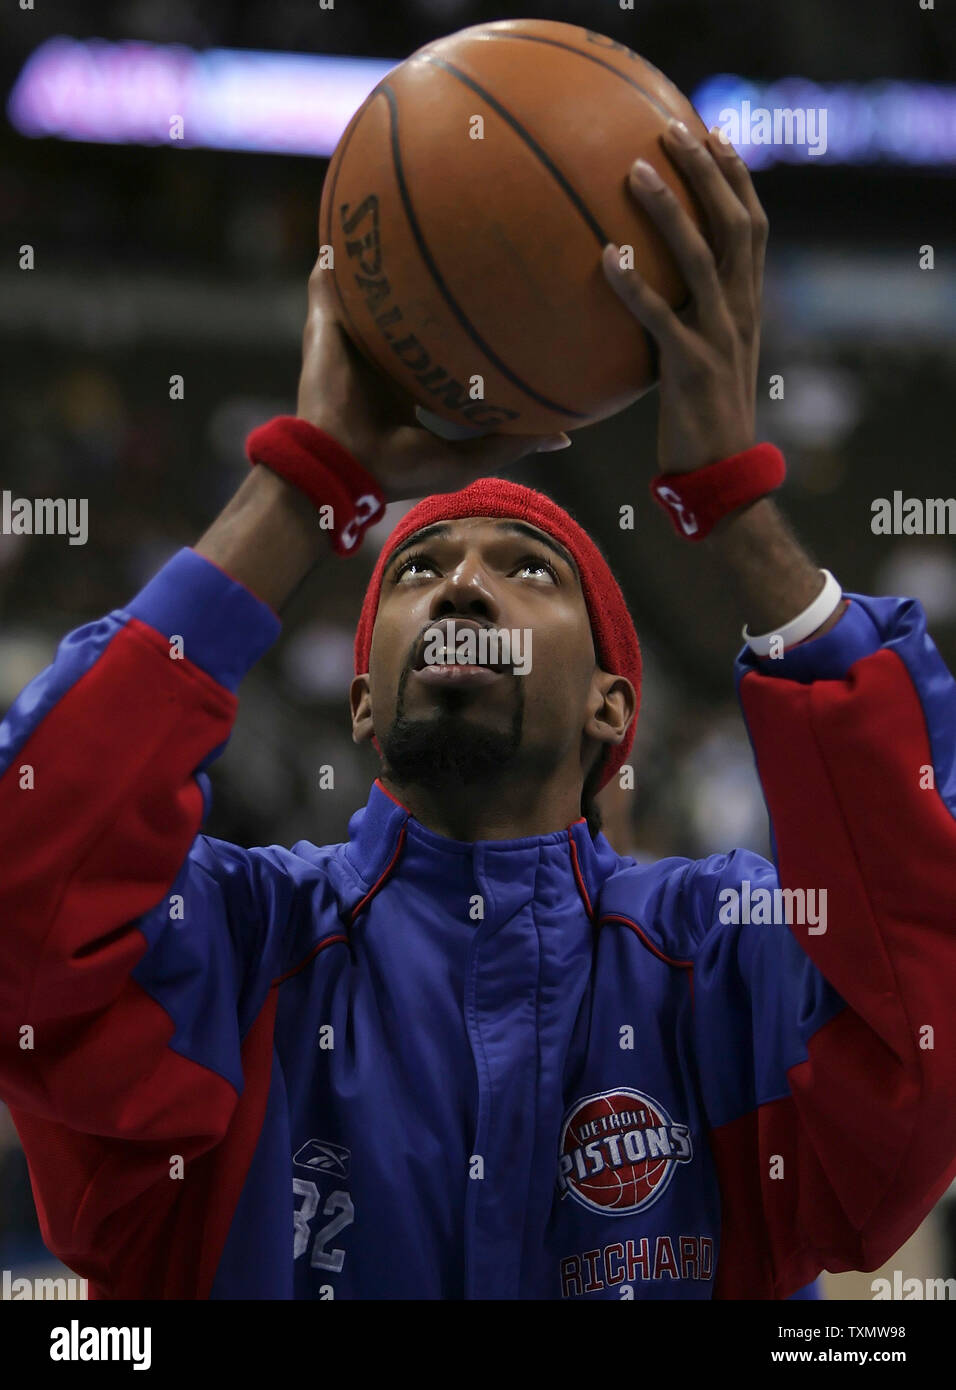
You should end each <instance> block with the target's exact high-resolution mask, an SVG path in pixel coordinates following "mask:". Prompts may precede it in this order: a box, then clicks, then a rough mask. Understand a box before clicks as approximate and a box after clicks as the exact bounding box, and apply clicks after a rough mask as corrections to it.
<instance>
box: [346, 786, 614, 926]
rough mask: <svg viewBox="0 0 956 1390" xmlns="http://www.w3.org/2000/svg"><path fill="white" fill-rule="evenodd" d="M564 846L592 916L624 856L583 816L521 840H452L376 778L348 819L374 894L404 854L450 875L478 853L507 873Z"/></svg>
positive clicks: (350, 854) (350, 853)
mask: <svg viewBox="0 0 956 1390" xmlns="http://www.w3.org/2000/svg"><path fill="white" fill-rule="evenodd" d="M562 848H563V849H564V850H565V851H566V853H567V856H568V861H567V863H568V872H569V874H570V875H571V876H572V877H573V881H574V882H575V883H576V884H577V887H578V891H579V893H580V895H581V898H582V899H583V900H584V902H585V904H586V906H587V910H588V913H589V915H593V912H594V909H595V907H596V905H597V900H598V896H599V894H600V891H601V887H602V885H603V884H604V882H605V880H606V879H607V878H608V877H609V876H610V875H611V874H612V873H613V872H614V871H615V870H616V869H617V868H618V867H619V866H620V865H621V863H622V860H621V859H620V857H619V856H618V855H617V854H616V853H615V851H614V850H613V849H612V848H611V846H610V844H609V843H608V841H607V840H606V839H605V837H604V835H602V834H599V835H598V836H597V837H596V839H594V840H592V839H591V835H590V832H589V830H588V827H587V822H586V821H585V819H584V817H583V816H582V817H581V818H580V819H579V820H576V821H574V822H572V824H571V825H569V826H566V827H565V828H564V829H563V830H554V831H551V832H550V833H549V834H546V835H530V836H525V837H523V838H521V839H517V840H476V841H473V842H470V841H464V840H452V839H450V838H448V837H447V836H445V835H439V834H437V833H436V832H435V831H434V830H429V829H428V827H427V826H424V825H422V823H421V822H420V821H418V820H416V819H415V817H414V816H413V815H412V814H411V812H410V811H409V809H408V807H407V806H404V805H402V803H401V802H400V801H398V800H396V798H395V797H394V796H393V795H392V793H391V792H389V791H387V790H386V789H385V787H384V786H383V785H382V783H381V781H380V780H379V779H378V778H377V777H376V779H375V781H374V782H373V783H372V787H371V790H370V792H369V798H368V801H367V803H366V805H365V806H364V807H362V808H361V809H360V810H358V811H356V812H355V814H354V815H353V816H352V817H351V819H350V820H349V843H348V845H347V846H346V851H345V853H346V856H347V858H348V860H349V863H350V864H351V865H352V867H353V869H355V871H356V872H357V873H358V875H359V876H360V878H361V879H362V881H363V882H364V884H365V885H366V888H367V889H368V890H369V893H371V891H372V890H374V889H376V888H377V887H378V886H379V884H380V882H384V879H385V878H386V877H387V876H389V875H390V874H391V873H392V872H395V871H396V870H397V869H398V866H399V864H400V862H401V860H402V859H403V857H404V858H406V859H408V860H411V861H413V862H415V863H416V864H423V863H427V864H428V866H429V871H430V874H431V873H435V874H437V875H439V876H442V875H443V876H445V877H446V878H447V877H450V876H457V873H458V871H460V870H461V868H462V867H463V865H465V864H472V863H474V862H475V858H476V855H479V854H480V855H481V856H482V860H483V862H484V863H490V864H493V865H494V866H495V870H496V872H498V873H503V872H507V869H508V867H509V866H510V865H512V864H514V866H515V868H517V867H518V865H519V864H521V863H523V862H529V861H530V860H532V859H534V858H535V857H536V856H537V855H540V854H541V853H542V852H544V851H549V852H551V853H553V852H554V851H555V850H557V851H559V852H560V850H561V849H562Z"/></svg>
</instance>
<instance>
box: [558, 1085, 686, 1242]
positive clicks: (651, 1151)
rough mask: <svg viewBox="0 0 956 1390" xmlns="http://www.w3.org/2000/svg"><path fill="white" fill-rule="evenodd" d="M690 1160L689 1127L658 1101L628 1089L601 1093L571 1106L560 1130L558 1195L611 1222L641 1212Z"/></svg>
mask: <svg viewBox="0 0 956 1390" xmlns="http://www.w3.org/2000/svg"><path fill="white" fill-rule="evenodd" d="M693 1157H694V1150H693V1145H692V1143H691V1138H690V1130H689V1129H688V1127H687V1125H682V1124H675V1123H674V1121H673V1120H672V1119H671V1117H670V1116H669V1115H668V1114H667V1111H666V1110H665V1109H664V1107H663V1106H662V1105H660V1104H659V1103H658V1102H657V1101H656V1100H652V1099H651V1097H650V1096H645V1095H644V1094H643V1092H641V1091H632V1090H631V1089H630V1088H628V1087H620V1088H619V1089H617V1090H613V1091H599V1092H598V1093H597V1094H596V1095H592V1096H585V1097H584V1099H583V1100H578V1101H575V1103H574V1105H572V1106H571V1108H570V1110H569V1111H568V1113H567V1115H566V1116H565V1118H564V1121H563V1123H562V1125H561V1142H560V1147H559V1150H558V1191H559V1193H560V1194H561V1197H562V1198H564V1197H566V1196H567V1194H568V1193H569V1192H570V1194H571V1196H572V1197H573V1198H574V1199H575V1201H577V1202H580V1203H581V1205H582V1206H585V1207H588V1208H589V1210H591V1211H601V1212H606V1213H607V1214H608V1215H610V1216H623V1215H624V1214H630V1213H632V1212H635V1211H643V1210H644V1208H645V1207H649V1206H651V1205H653V1203H654V1202H656V1201H657V1199H658V1197H660V1196H661V1195H662V1194H663V1193H664V1191H665V1189H666V1187H667V1185H668V1183H669V1182H670V1180H671V1178H672V1177H673V1176H674V1170H675V1169H676V1167H677V1165H678V1163H689V1162H690V1161H691V1159H692V1158H693Z"/></svg>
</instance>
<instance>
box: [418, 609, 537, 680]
mask: <svg viewBox="0 0 956 1390" xmlns="http://www.w3.org/2000/svg"><path fill="white" fill-rule="evenodd" d="M469 630H471V631H473V632H474V633H475V634H476V640H473V641H471V642H469V646H470V647H472V648H474V649H475V651H474V654H475V656H476V658H477V659H476V660H471V659H470V658H471V656H472V654H473V653H472V651H468V652H467V653H466V654H467V655H468V657H469V660H467V661H463V660H461V659H460V656H461V650H460V649H459V648H458V647H456V645H455V638H456V636H457V635H458V634H460V633H461V632H463V631H464V632H466V633H467V632H468V631H469ZM490 631H491V628H490V625H487V624H482V623H477V622H474V621H473V620H472V619H470V618H443V619H441V620H440V621H438V622H435V623H430V624H429V626H428V628H427V629H426V630H425V632H424V634H423V635H422V638H421V641H420V642H419V647H418V655H417V658H416V660H415V664H414V666H413V667H412V670H413V671H414V672H415V673H416V674H417V675H419V676H420V677H422V678H423V679H427V680H428V681H429V682H430V683H431V682H434V681H439V682H442V683H445V682H456V683H457V682H459V681H470V680H473V679H476V678H482V683H487V681H488V680H489V679H492V678H494V677H496V676H502V675H508V674H511V673H512V671H513V670H514V666H513V664H512V663H511V662H510V661H491V660H484V659H482V648H483V645H485V646H489V645H490V644H489V643H487V642H485V643H484V644H483V643H482V640H481V635H482V633H486V632H490ZM442 632H443V633H444V638H445V640H444V642H442V641H441V640H440V638H439V636H438V635H437V634H440V633H442Z"/></svg>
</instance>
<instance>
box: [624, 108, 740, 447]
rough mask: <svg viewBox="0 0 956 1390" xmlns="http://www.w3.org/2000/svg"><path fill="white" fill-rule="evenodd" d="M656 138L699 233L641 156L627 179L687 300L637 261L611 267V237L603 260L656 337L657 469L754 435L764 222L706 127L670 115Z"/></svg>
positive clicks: (733, 163)
mask: <svg viewBox="0 0 956 1390" xmlns="http://www.w3.org/2000/svg"><path fill="white" fill-rule="evenodd" d="M682 131H683V132H684V136H685V139H684V140H682V138H681V132H682ZM661 139H662V143H663V146H664V149H665V151H666V153H667V154H668V156H669V157H670V158H671V160H672V161H673V163H674V164H675V165H676V167H677V169H678V170H679V172H680V173H681V174H682V175H683V177H684V179H685V180H686V182H687V183H688V185H689V186H690V188H691V189H692V190H693V192H694V194H695V195H696V197H697V200H698V203H699V204H700V207H701V208H702V210H703V212H704V216H705V218H706V222H707V231H708V237H707V238H705V237H704V236H703V235H702V234H701V232H699V231H698V230H697V228H696V227H695V226H694V223H693V221H692V220H691V218H690V217H689V216H688V214H687V213H686V212H685V210H684V209H683V208H682V207H681V205H680V203H679V202H678V201H677V199H676V198H675V196H674V194H673V193H672V192H671V190H670V189H669V188H668V187H667V185H666V184H665V183H664V181H663V180H662V179H661V178H660V175H658V174H657V172H656V170H654V169H653V168H652V167H651V166H650V165H649V164H646V163H644V162H643V161H641V160H638V161H636V162H635V164H634V166H632V168H631V171H630V174H629V177H628V186H629V188H630V190H631V192H632V194H633V195H634V197H636V198H637V200H638V201H639V202H640V204H641V206H642V207H643V208H644V210H645V211H646V212H647V214H648V215H649V216H650V217H651V218H652V219H653V221H654V223H655V225H656V226H657V228H658V230H659V231H660V232H661V233H662V235H663V236H664V237H665V238H666V240H667V242H668V244H669V246H670V248H671V251H672V252H673V255H674V258H675V260H676V261H677V264H678V267H679V268H680V271H681V274H682V275H683V277H684V279H685V281H686V283H687V286H688V289H689V290H690V296H691V297H690V302H689V303H688V304H687V305H686V307H685V308H683V309H681V310H680V311H675V310H673V309H671V307H670V306H669V304H668V303H667V301H666V300H665V299H663V298H662V297H661V296H660V295H659V294H657V293H656V291H654V290H652V289H651V287H650V286H649V285H648V284H647V282H646V281H645V280H644V278H643V277H642V276H641V274H640V272H639V271H637V270H622V269H621V268H620V254H619V250H618V248H617V247H616V246H615V245H614V244H613V243H612V244H609V245H608V246H606V247H605V249H604V256H603V264H604V272H605V274H606V276H607V278H608V280H609V282H610V284H611V286H612V288H613V289H614V290H615V292H616V293H617V294H618V295H619V296H620V298H621V299H622V300H623V302H624V303H625V304H626V306H627V307H628V309H630V310H631V312H632V313H633V314H634V316H635V318H637V319H638V320H639V321H640V322H641V323H642V324H643V325H644V327H645V328H646V329H647V330H648V332H649V333H651V334H652V336H653V337H654V339H655V341H656V343H657V345H658V349H659V354H660V417H659V420H658V432H657V438H658V467H659V471H660V472H661V473H688V472H690V471H692V470H693V469H695V468H703V467H705V466H706V465H707V464H709V463H716V462H717V461H718V460H719V459H724V458H729V457H730V456H731V455H733V454H739V453H741V452H742V451H743V450H744V449H749V448H750V447H751V446H752V445H753V444H754V443H755V430H756V425H755V398H756V389H757V359H758V355H759V350H760V300H761V292H762V288H763V265H764V254H765V250H766V245H767V231H768V225H767V217H766V214H765V212H764V210H763V208H762V207H761V205H760V201H759V199H758V198H757V194H756V193H755V191H754V186H753V183H752V182H751V179H750V174H749V172H748V170H747V167H746V165H745V164H744V162H743V160H742V159H741V158H740V157H739V155H738V154H737V152H736V151H735V150H734V148H733V146H732V145H730V144H726V143H725V142H724V141H723V140H722V138H721V136H720V135H719V133H718V132H717V131H716V130H712V131H711V132H710V135H709V136H708V137H707V139H706V141H700V140H698V139H697V138H696V137H695V136H693V135H691V134H690V132H689V131H687V130H686V127H684V126H682V125H681V123H680V122H677V121H672V122H671V125H670V127H669V128H668V130H667V133H666V134H665V135H664V136H662V137H661ZM688 142H689V143H688ZM642 175H643V176H644V180H646V181H642Z"/></svg>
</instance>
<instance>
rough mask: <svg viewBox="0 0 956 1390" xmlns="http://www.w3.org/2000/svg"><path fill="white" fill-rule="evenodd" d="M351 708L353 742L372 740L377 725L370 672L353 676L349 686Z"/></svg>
mask: <svg viewBox="0 0 956 1390" xmlns="http://www.w3.org/2000/svg"><path fill="white" fill-rule="evenodd" d="M349 709H350V710H351V713H352V742H353V743H368V742H370V740H371V739H373V738H374V737H375V725H374V724H373V722H372V694H371V690H370V688H369V679H368V672H366V673H365V675H364V676H353V677H352V684H351V685H350V686H349Z"/></svg>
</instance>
